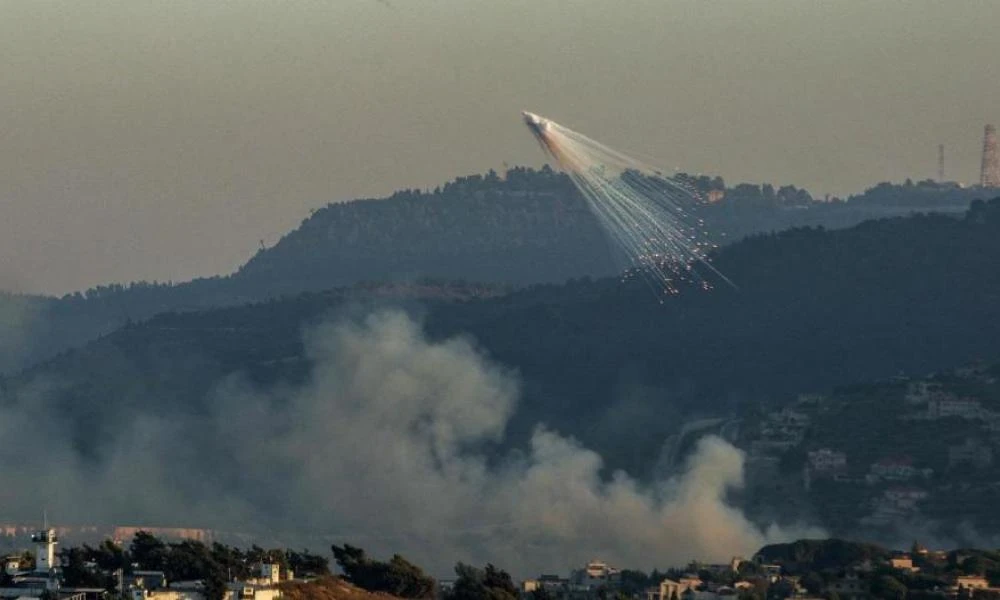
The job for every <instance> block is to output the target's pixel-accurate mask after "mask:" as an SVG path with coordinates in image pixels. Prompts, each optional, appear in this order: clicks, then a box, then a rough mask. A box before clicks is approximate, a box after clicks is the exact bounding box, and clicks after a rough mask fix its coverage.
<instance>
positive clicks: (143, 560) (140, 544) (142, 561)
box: [128, 531, 167, 571]
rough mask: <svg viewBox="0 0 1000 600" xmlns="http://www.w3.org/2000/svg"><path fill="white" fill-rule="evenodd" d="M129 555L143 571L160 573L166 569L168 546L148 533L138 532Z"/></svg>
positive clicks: (130, 546)
mask: <svg viewBox="0 0 1000 600" xmlns="http://www.w3.org/2000/svg"><path fill="white" fill-rule="evenodd" d="M128 554H129V557H130V558H131V560H132V562H134V563H136V564H137V565H138V566H139V569H141V570H145V571H159V570H163V569H164V568H165V567H166V563H167V545H166V543H164V542H162V541H161V540H160V539H159V538H157V537H156V536H154V535H153V534H151V533H149V532H148V531H138V532H136V534H135V536H133V538H132V543H131V544H130V545H129V549H128Z"/></svg>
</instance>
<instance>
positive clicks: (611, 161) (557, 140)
mask: <svg viewBox="0 0 1000 600" xmlns="http://www.w3.org/2000/svg"><path fill="white" fill-rule="evenodd" d="M522 115H524V123H525V124H526V125H527V126H528V129H530V130H531V133H532V134H534V136H535V138H536V139H537V140H538V143H539V144H541V146H542V149H543V150H544V151H545V153H546V154H548V155H549V156H550V157H551V158H552V159H553V160H554V161H555V162H556V164H558V165H559V167H560V168H561V169H562V170H563V171H565V172H566V173H567V174H568V175H569V177H570V179H572V180H573V183H574V184H575V185H576V187H577V188H578V189H579V190H580V193H582V194H583V197H584V198H585V199H586V201H587V204H588V205H589V206H590V209H591V211H592V212H593V213H594V215H595V216H597V219H598V221H599V222H600V224H601V226H602V227H603V228H604V230H605V231H606V232H607V234H608V235H609V236H610V237H611V238H612V240H613V241H614V242H615V244H617V246H618V247H619V248H620V249H621V250H622V252H624V254H625V255H626V256H627V257H628V260H629V261H630V262H631V266H630V269H629V270H628V271H627V272H626V277H632V276H634V275H635V274H636V273H638V274H639V275H641V276H643V277H644V278H645V279H646V280H647V281H648V282H649V283H650V284H652V285H653V287H654V288H655V289H656V290H657V291H658V292H662V293H666V294H676V293H678V292H679V288H678V284H679V283H680V282H682V281H692V280H693V281H696V282H697V283H699V284H700V285H701V286H702V287H703V288H705V289H711V287H712V286H711V283H710V282H709V281H708V280H706V279H704V278H703V277H702V276H701V275H700V274H699V273H698V271H697V269H696V268H695V267H696V266H697V265H703V266H705V267H706V268H707V269H708V270H709V271H711V272H712V273H714V274H715V275H716V276H718V277H719V278H720V279H722V280H723V281H726V282H727V283H729V284H730V285H732V282H730V281H729V280H728V279H726V278H725V277H724V276H723V275H722V274H721V273H719V272H718V271H717V270H716V269H715V268H714V267H713V266H712V265H710V264H709V262H708V253H709V251H711V250H712V249H713V248H715V247H716V246H714V245H713V244H711V243H710V242H709V241H708V240H707V238H706V235H707V232H705V231H704V222H703V221H702V220H701V219H698V218H696V217H695V216H694V215H693V214H691V210H692V209H693V208H694V207H695V206H696V205H697V204H698V203H699V202H700V197H699V196H698V194H697V192H695V191H694V190H692V189H691V188H690V187H689V186H687V185H685V184H683V183H681V182H679V181H677V180H674V179H671V178H669V177H663V176H662V175H661V174H660V173H659V171H657V170H656V169H653V168H651V167H649V166H647V165H645V164H643V163H642V162H640V161H638V160H635V159H634V158H631V157H629V156H626V155H625V154H622V153H621V152H618V151H617V150H614V149H613V148H609V147H607V146H605V145H604V144H601V143H600V142H597V141H594V140H592V139H590V138H588V137H586V136H584V135H582V134H580V133H577V132H575V131H573V130H571V129H567V128H566V127H563V126H562V125H559V124H558V123H555V122H554V121H550V120H549V119H546V118H544V117H540V116H538V115H536V114H534V113H530V112H524V113H522Z"/></svg>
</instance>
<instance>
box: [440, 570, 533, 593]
mask: <svg viewBox="0 0 1000 600" xmlns="http://www.w3.org/2000/svg"><path fill="white" fill-rule="evenodd" d="M455 575H457V576H458V578H457V579H456V580H455V584H454V585H453V586H452V588H451V590H450V592H449V593H448V595H447V599H448V600H517V598H518V592H517V588H516V587H515V586H514V582H513V580H512V579H511V577H510V575H509V574H507V572H506V571H503V570H501V569H498V568H497V567H495V566H494V565H492V564H488V565H486V568H485V569H479V568H476V567H474V566H472V565H466V564H463V563H458V564H457V565H455Z"/></svg>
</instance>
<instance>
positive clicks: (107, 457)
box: [0, 311, 818, 574]
mask: <svg viewBox="0 0 1000 600" xmlns="http://www.w3.org/2000/svg"><path fill="white" fill-rule="evenodd" d="M305 337H306V339H305V348H306V355H307V357H308V359H309V361H310V363H311V364H312V365H313V366H312V368H311V370H310V372H309V374H308V376H307V377H306V378H305V380H304V381H303V382H302V383H301V384H300V385H288V384H277V385H273V386H264V387H262V386H259V385H255V384H253V383H250V382H249V381H247V380H246V379H245V378H244V377H242V376H240V375H239V374H234V375H232V376H230V377H227V378H225V379H224V380H221V381H219V382H217V384H216V385H214V386H213V390H212V392H211V398H210V399H209V401H208V402H206V403H205V405H204V406H205V410H204V411H197V412H188V411H185V410H184V409H183V408H182V407H177V410H170V409H169V408H167V409H164V408H163V407H158V408H156V409H152V408H151V407H143V406H134V407H131V408H130V409H128V414H127V416H124V417H122V418H120V419H119V420H118V421H117V422H116V426H115V427H114V428H113V429H112V430H111V431H107V430H105V431H103V432H101V433H100V434H99V435H101V436H102V439H100V440H97V443H96V444H92V445H88V446H89V448H91V450H90V451H86V452H81V450H80V448H78V447H76V446H77V444H76V442H77V441H78V439H79V436H80V435H81V434H80V432H79V431H77V430H76V429H75V424H74V423H71V422H68V420H67V417H66V414H67V413H66V412H65V411H63V410H61V409H60V407H59V406H58V404H57V403H55V402H54V401H53V398H56V397H58V396H56V395H54V394H53V393H52V391H53V390H54V389H57V388H58V387H59V382H58V381H34V382H32V384H31V385H30V386H26V387H25V388H22V390H21V391H20V393H19V394H18V396H17V397H16V398H13V399H11V398H8V399H7V401H6V402H5V403H4V405H3V407H2V408H0V470H2V472H3V480H4V485H3V486H2V489H0V504H2V505H3V506H4V507H5V511H7V512H8V514H7V515H4V516H6V517H8V518H9V517H11V516H18V517H21V518H30V517H32V516H33V515H34V514H35V513H36V512H37V511H38V510H39V506H43V507H45V508H47V510H48V512H49V515H50V516H51V517H53V518H54V519H58V520H60V521H64V522H69V523H82V522H88V523H89V522H121V521H123V520H125V521H128V522H140V523H148V524H160V525H172V526H189V527H190V526H199V527H212V528H217V529H223V530H230V531H240V532H249V533H256V534H258V535H260V536H261V537H264V538H277V539H284V540H286V541H287V542H290V543H308V542H310V541H311V542H313V543H316V542H317V540H322V541H323V542H326V543H333V542H338V543H339V542H342V541H348V542H352V543H358V544H361V545H364V546H365V547H369V548H371V549H372V550H375V551H378V552H392V551H400V552H404V553H410V554H412V555H416V556H421V557H422V558H421V559H422V562H424V563H425V564H426V565H427V566H429V567H431V568H432V569H435V570H436V571H437V572H438V573H442V574H443V573H445V572H447V569H448V567H449V566H450V564H451V563H452V562H454V561H455V560H467V561H474V562H485V561H493V562H496V563H498V564H503V565H505V566H507V567H508V568H510V569H512V570H513V571H514V572H517V573H522V574H528V573H529V571H530V570H531V569H537V568H540V567H544V568H548V569H558V570H563V569H566V568H568V567H569V566H571V565H574V564H579V563H581V562H582V561H585V560H587V559H589V558H591V557H592V556H598V555H599V556H602V557H605V558H607V559H608V560H613V561H617V562H618V563H620V564H628V565H632V566H642V567H646V568H650V567H653V566H657V565H661V566H662V565H663V564H680V563H683V562H685V561H687V560H689V559H691V558H699V559H706V560H722V559H726V558H728V557H729V556H730V555H731V554H733V553H734V552H735V553H749V552H753V551H754V550H755V549H757V548H758V547H760V546H761V545H762V544H764V543H766V542H771V541H776V540H785V539H791V538H793V537H796V536H802V535H804V534H814V533H818V531H817V530H816V529H804V528H794V529H784V528H781V527H777V526H774V527H767V528H764V529H762V528H760V527H758V526H757V525H755V524H753V523H751V522H750V521H749V520H748V519H747V518H746V517H745V516H744V515H743V514H742V513H741V512H740V511H739V510H738V509H737V508H734V507H733V506H732V505H730V504H729V503H728V502H727V497H728V495H729V493H730V492H732V491H734V490H737V489H739V488H740V487H741V485H742V483H743V455H742V453H741V452H740V451H739V450H737V449H735V448H734V447H732V446H731V445H729V444H728V443H726V442H724V441H723V440H721V439H719V438H715V437H706V438H704V439H702V440H701V441H700V442H699V443H698V446H697V449H696V451H695V452H693V454H692V455H691V456H690V457H689V458H688V460H687V463H686V465H685V467H684V469H683V470H682V472H680V473H677V474H676V475H675V476H673V477H671V478H669V479H665V480H659V481H650V482H641V481H639V480H637V479H635V478H633V477H632V476H630V475H629V474H627V473H625V472H622V471H613V472H609V471H608V469H607V468H606V465H605V464H604V461H603V460H602V458H601V456H600V455H599V454H598V453H596V452H594V451H593V450H591V449H588V448H586V447H584V446H583V445H582V444H581V443H580V442H578V441H576V440H574V439H573V438H572V437H568V436H566V435H564V434H562V433H560V432H559V431H558V424H557V423H553V424H546V423H538V424H537V425H536V427H535V429H534V432H533V433H532V435H531V437H530V442H529V443H528V444H527V445H526V446H524V447H521V448H516V449H514V450H512V451H506V452H503V453H499V454H498V453H496V452H493V451H491V449H495V448H496V447H497V446H498V445H499V444H500V443H501V442H502V441H503V439H504V436H505V429H506V427H507V425H508V423H509V420H510V419H511V417H512V415H513V414H514V413H515V411H516V410H517V406H518V402H519V401H520V389H519V386H520V384H519V379H518V375H517V373H516V372H514V371H512V370H509V369H507V368H506V367H504V366H503V365H500V364H498V363H496V362H494V361H492V360H491V359H489V358H488V357H487V356H486V355H485V354H484V353H483V350H482V349H480V348H478V347H477V346H476V345H475V343H474V341H473V340H471V339H469V338H466V337H452V338H449V339H444V340H440V341H430V340H428V339H427V337H426V336H425V334H424V333H423V331H422V329H421V325H420V323H419V322H417V321H415V320H414V319H413V318H411V317H410V316H408V315H407V314H405V313H403V312H400V311H377V312H373V313H369V314H367V315H366V316H361V317H358V316H353V317H341V318H338V319H336V320H333V321H331V322H326V323H323V324H321V325H319V326H317V327H315V328H314V329H312V330H311V331H309V332H308V333H307V334H306V336H305ZM83 435H86V432H84V434H83ZM91 441H93V440H91ZM321 543H322V542H321Z"/></svg>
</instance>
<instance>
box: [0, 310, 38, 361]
mask: <svg viewBox="0 0 1000 600" xmlns="http://www.w3.org/2000/svg"><path fill="white" fill-rule="evenodd" d="M39 309H40V307H39V304H38V302H37V301H33V299H32V298H31V297H29V296H19V295H16V294H8V293H6V292H2V291H0V373H4V372H8V371H10V370H12V369H15V368H17V367H19V366H21V365H22V360H23V358H24V355H25V354H26V352H25V350H24V348H25V345H26V344H28V343H30V341H31V334H32V328H33V327H34V326H35V325H36V324H37V322H38V319H39V315H38V313H39Z"/></svg>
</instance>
